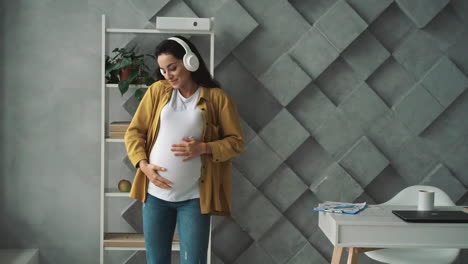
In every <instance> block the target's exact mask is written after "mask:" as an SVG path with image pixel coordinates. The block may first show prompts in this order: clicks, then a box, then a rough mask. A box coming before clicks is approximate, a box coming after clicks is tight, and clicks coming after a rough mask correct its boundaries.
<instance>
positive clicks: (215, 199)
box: [125, 80, 245, 216]
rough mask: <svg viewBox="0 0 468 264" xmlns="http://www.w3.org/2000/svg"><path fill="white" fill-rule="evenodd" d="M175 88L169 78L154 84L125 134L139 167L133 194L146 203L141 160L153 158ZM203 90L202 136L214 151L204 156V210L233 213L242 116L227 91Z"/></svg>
mask: <svg viewBox="0 0 468 264" xmlns="http://www.w3.org/2000/svg"><path fill="white" fill-rule="evenodd" d="M173 89H174V88H173V87H172V86H171V85H170V84H169V83H168V82H167V81H165V80H163V81H157V82H155V83H154V84H152V85H151V86H150V87H149V88H148V90H147V91H146V93H145V95H144V97H143V99H142V100H141V102H140V105H139V106H138V109H137V111H136V113H135V115H134V116H133V119H132V121H131V122H130V125H129V127H128V129H127V132H126V133H125V146H126V148H127V152H128V157H129V159H130V161H131V162H132V164H133V165H134V166H135V167H136V168H137V172H136V174H135V178H134V180H133V184H132V188H131V190H130V197H132V198H134V199H138V200H140V201H142V202H145V201H146V194H147V190H148V183H149V180H148V178H147V177H146V175H145V174H144V173H143V172H142V171H141V170H140V168H138V163H139V162H140V161H141V160H143V159H147V160H149V153H150V151H151V149H152V147H153V145H154V143H155V142H156V137H157V135H158V131H159V119H160V115H161V110H162V109H163V107H164V106H165V105H166V104H167V103H168V102H169V100H170V98H171V95H172V90H173ZM200 89H202V90H201V91H200V97H199V99H198V102H197V107H198V108H199V109H200V111H201V113H202V116H203V133H202V139H203V142H207V143H208V144H209V146H210V148H211V152H212V153H211V154H203V155H201V161H202V166H201V168H200V169H201V174H200V181H199V187H200V188H199V189H200V208H201V213H202V214H208V213H209V214H213V215H224V216H229V215H230V214H231V206H232V202H231V195H232V186H231V159H232V158H233V157H234V156H236V155H239V154H240V153H241V152H242V150H243V148H244V144H245V141H244V138H243V136H242V130H241V127H240V118H239V114H238V112H237V107H236V105H235V103H234V102H233V100H232V99H231V97H230V96H229V95H227V94H226V93H225V92H224V91H223V90H221V89H219V88H205V87H200ZM174 143H177V142H174ZM156 165H158V164H156Z"/></svg>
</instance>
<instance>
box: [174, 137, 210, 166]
mask: <svg viewBox="0 0 468 264" xmlns="http://www.w3.org/2000/svg"><path fill="white" fill-rule="evenodd" d="M182 140H183V141H185V142H183V143H178V144H172V146H171V147H172V148H171V151H172V152H175V154H174V155H175V156H186V157H185V158H183V159H182V161H186V160H189V159H191V158H194V157H197V156H200V155H202V154H204V151H205V146H204V145H205V143H204V142H200V141H198V140H196V139H194V138H191V137H190V138H189V137H183V138H182Z"/></svg>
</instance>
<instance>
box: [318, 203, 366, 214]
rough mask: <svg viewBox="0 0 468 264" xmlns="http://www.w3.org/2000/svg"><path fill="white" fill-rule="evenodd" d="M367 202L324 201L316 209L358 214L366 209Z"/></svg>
mask: <svg viewBox="0 0 468 264" xmlns="http://www.w3.org/2000/svg"><path fill="white" fill-rule="evenodd" d="M366 207H367V204H366V203H365V202H364V203H343V202H328V201H327V202H324V203H319V205H318V206H317V207H315V208H314V211H319V212H328V213H339V214H357V213H359V212H360V211H362V210H364V209H365V208H366Z"/></svg>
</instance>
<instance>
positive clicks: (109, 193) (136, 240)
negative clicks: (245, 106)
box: [99, 15, 214, 264]
mask: <svg viewBox="0 0 468 264" xmlns="http://www.w3.org/2000/svg"><path fill="white" fill-rule="evenodd" d="M101 22H102V28H101V135H100V136H101V188H100V199H101V201H100V228H99V230H100V241H99V245H100V263H101V264H104V263H105V262H104V250H129V251H136V250H145V242H144V239H143V234H137V233H105V230H106V229H105V208H106V198H107V199H130V198H129V197H128V193H122V192H119V190H118V189H117V188H107V187H106V184H105V182H106V180H105V179H106V177H109V175H107V173H108V168H107V162H106V159H107V153H106V144H123V143H124V140H123V139H111V138H108V137H107V136H106V124H108V123H109V122H110V121H109V120H106V109H107V108H108V107H109V102H108V101H107V99H106V98H107V93H108V90H109V89H116V88H117V87H118V86H117V84H106V79H105V71H106V69H105V54H106V36H107V34H178V35H206V36H209V37H210V61H209V68H210V73H211V75H212V76H214V30H213V22H214V18H211V22H212V26H211V30H210V31H199V30H197V31H195V30H157V29H125V28H108V27H107V26H106V16H105V15H102V17H101ZM155 44H156V43H155ZM132 87H133V88H146V86H145V85H132ZM210 230H211V228H210ZM172 250H173V251H179V250H180V245H179V242H178V239H177V238H175V240H174V242H173V244H172ZM210 263H211V233H210V242H209V245H208V264H210Z"/></svg>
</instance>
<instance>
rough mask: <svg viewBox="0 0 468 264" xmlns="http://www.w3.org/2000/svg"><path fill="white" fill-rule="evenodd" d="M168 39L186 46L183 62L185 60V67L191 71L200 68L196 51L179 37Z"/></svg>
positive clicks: (183, 46)
mask: <svg viewBox="0 0 468 264" xmlns="http://www.w3.org/2000/svg"><path fill="white" fill-rule="evenodd" d="M168 39H169V40H173V41H175V42H177V43H179V44H180V45H181V46H182V48H184V50H185V55H184V58H183V62H184V66H185V68H186V69H187V70H189V71H191V72H194V71H196V70H198V66H199V61H198V57H197V55H195V53H193V52H192V50H191V49H190V47H189V45H188V44H187V43H186V42H185V41H183V40H182V39H180V38H178V37H170V38H168Z"/></svg>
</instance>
